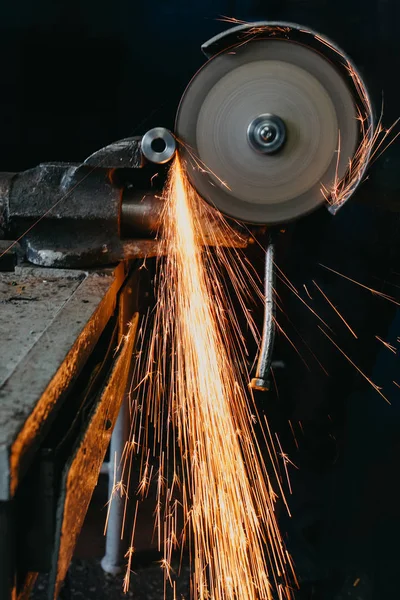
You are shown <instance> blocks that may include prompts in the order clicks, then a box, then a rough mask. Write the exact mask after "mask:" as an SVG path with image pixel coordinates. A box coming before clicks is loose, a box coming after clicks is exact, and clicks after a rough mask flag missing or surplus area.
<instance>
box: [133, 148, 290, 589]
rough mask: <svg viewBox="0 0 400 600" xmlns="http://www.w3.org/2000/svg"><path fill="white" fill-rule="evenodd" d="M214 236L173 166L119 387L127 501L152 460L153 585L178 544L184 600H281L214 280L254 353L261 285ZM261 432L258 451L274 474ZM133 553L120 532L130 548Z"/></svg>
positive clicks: (263, 496) (241, 389)
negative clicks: (126, 401) (133, 466)
mask: <svg viewBox="0 0 400 600" xmlns="http://www.w3.org/2000/svg"><path fill="white" fill-rule="evenodd" d="M216 221H217V222H218V228H216V227H213V222H214V223H215V222H216ZM221 228H222V230H223V231H225V232H226V234H230V235H232V231H231V228H230V226H229V225H228V224H227V223H226V222H225V220H224V219H223V217H222V216H221V215H219V214H217V213H216V212H215V211H214V209H213V208H212V207H210V206H209V205H206V204H204V203H203V202H202V201H201V200H200V199H199V198H198V197H197V195H196V194H195V192H194V190H193V189H192V188H191V187H190V186H189V183H188V180H187V178H186V176H185V172H184V168H183V166H182V164H181V162H180V159H179V157H177V158H176V159H175V161H174V163H173V165H172V167H171V171H170V179H169V183H168V186H167V189H166V191H165V211H164V215H163V232H162V234H161V235H162V236H163V238H164V239H163V242H164V245H163V253H164V256H161V257H160V258H159V268H158V272H157V275H156V281H155V285H156V289H157V292H158V293H157V304H156V307H155V311H154V313H153V314H152V316H151V319H152V323H151V325H152V328H151V335H150V339H148V349H147V351H146V352H145V351H144V347H143V348H142V347H140V362H141V365H140V366H139V365H135V378H136V381H139V382H140V384H139V385H137V384H135V385H134V384H132V386H131V414H132V432H131V437H132V440H133V441H134V443H131V444H128V446H127V448H128V451H129V452H130V453H131V454H132V453H133V452H141V453H142V454H141V455H142V460H141V473H140V479H139V489H138V492H139V496H140V494H141V493H142V492H143V490H144V491H145V493H147V490H148V487H149V485H150V479H151V470H150V457H151V456H153V457H158V464H159V466H158V473H157V476H156V478H155V482H156V483H157V504H156V510H155V527H156V530H157V538H158V547H159V549H160V551H161V552H162V560H161V563H160V564H161V566H162V568H163V570H164V582H165V585H167V584H169V585H171V586H172V587H174V585H175V583H174V578H175V576H176V575H177V574H175V573H174V572H173V571H172V567H171V565H172V562H173V552H174V550H175V549H176V548H177V547H178V545H181V546H182V548H183V545H184V544H185V543H186V544H187V545H188V546H189V548H190V564H191V571H192V586H191V587H192V595H193V597H194V598H196V600H209V599H210V598H212V599H213V600H236V599H237V598H239V597H240V598H241V600H261V599H263V600H272V598H273V597H274V596H275V593H276V594H278V593H279V595H280V597H282V598H285V599H287V600H289V599H292V598H293V590H292V587H291V583H292V582H295V581H296V580H295V576H294V573H293V566H292V563H291V560H290V557H289V556H288V553H287V551H286V549H285V546H284V543H283V540H282V537H281V535H280V532H279V529H278V525H277V521H276V515H275V503H276V500H277V495H276V493H275V492H274V490H273V487H272V483H271V481H270V478H269V473H268V471H267V467H266V464H265V462H264V459H263V456H264V454H265V450H263V449H262V447H261V445H260V442H259V440H258V438H257V433H256V429H259V428H262V425H263V424H262V423H261V419H260V417H259V415H258V413H257V408H256V406H255V404H254V399H253V397H252V395H251V391H250V390H249V389H248V386H247V382H248V376H249V374H248V372H247V367H246V363H247V350H246V347H245V339H244V336H243V333H242V331H241V328H240V326H239V321H238V319H237V316H236V312H237V311H236V310H235V306H234V298H233V297H231V295H230V293H231V292H228V291H227V290H226V289H225V287H224V284H223V277H224V274H225V277H226V279H227V280H228V279H229V281H230V289H233V293H234V295H235V301H236V300H237V301H238V302H239V307H240V309H241V310H242V311H243V314H244V315H245V317H246V320H247V324H248V327H249V330H250V332H251V333H252V334H253V335H254V336H255V338H256V340H257V341H258V332H257V329H256V327H255V324H254V322H253V319H252V311H251V308H250V307H251V303H253V302H254V298H253V294H252V293H251V291H252V290H253V291H255V293H256V295H257V296H258V297H259V298H260V299H261V298H263V292H262V282H261V281H260V279H259V277H258V275H257V274H256V273H255V272H254V270H253V268H252V266H251V265H250V264H249V263H248V262H247V260H246V259H245V258H244V257H243V256H242V255H241V254H240V252H239V250H238V249H237V248H221V246H220V245H219V244H217V243H215V244H213V241H215V242H217V237H216V236H217V235H219V236H220V235H221V234H220V231H221ZM217 230H219V233H217ZM210 242H211V245H212V246H214V247H213V248H212V249H210V248H209V244H210ZM148 324H149V323H147V325H148ZM140 343H141V344H142V345H144V344H145V336H144V331H141V332H140V335H139V344H140ZM143 369H144V372H143ZM266 425H267V433H265V432H264V431H263V430H262V434H263V437H262V441H263V447H264V443H265V445H266V450H267V455H268V456H270V458H271V464H272V466H271V468H272V470H273V472H274V473H275V474H277V464H278V458H279V457H278V454H277V452H276V450H275V447H274V441H273V440H272V436H271V432H270V431H269V429H268V424H266ZM151 429H153V431H154V435H153V434H150V431H151ZM280 455H281V456H282V458H283V459H284V461H285V468H286V462H287V459H286V458H285V457H286V455H284V453H283V452H282V450H281V449H280ZM277 485H278V487H279V491H280V495H281V497H282V500H283V502H284V503H285V502H286V501H285V499H284V495H283V490H282V488H281V485H280V483H279V481H278V482H277ZM179 514H181V518H179ZM180 521H182V522H183V528H181V529H180V527H179V523H180ZM133 542H134V533H133V532H132V540H131V548H133V545H134V544H133ZM127 557H128V570H130V560H131V554H130V553H128V555H127ZM128 580H129V576H127V582H128ZM127 585H128V583H127ZM164 591H165V588H164Z"/></svg>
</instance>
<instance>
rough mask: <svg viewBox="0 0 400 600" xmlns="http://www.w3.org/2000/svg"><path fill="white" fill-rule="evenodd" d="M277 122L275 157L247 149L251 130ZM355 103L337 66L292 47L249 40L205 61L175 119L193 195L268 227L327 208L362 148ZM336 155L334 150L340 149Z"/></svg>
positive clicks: (286, 43) (274, 41)
mask: <svg viewBox="0 0 400 600" xmlns="http://www.w3.org/2000/svg"><path fill="white" fill-rule="evenodd" d="M266 113H268V114H272V115H276V116H277V117H279V118H280V119H281V120H282V121H283V122H284V124H285V127H286V135H287V139H286V143H285V144H284V145H283V147H282V148H281V149H280V150H279V152H277V153H276V154H262V153H260V152H257V151H256V150H255V149H254V147H253V146H252V144H250V143H249V139H248V135H247V132H248V129H249V126H250V124H251V123H252V122H253V121H254V120H255V119H257V118H258V117H259V115H263V114H266ZM356 116H357V115H356V107H355V103H354V100H353V96H352V94H351V92H350V89H349V88H348V86H347V84H346V81H345V79H344V78H343V77H342V75H341V74H340V73H339V71H338V70H337V69H336V68H335V67H334V65H333V64H332V63H331V62H330V61H328V60H327V59H326V58H324V57H323V56H322V55H321V54H320V53H318V52H316V51H315V50H313V49H311V48H309V47H307V46H304V45H301V44H299V43H296V42H292V41H289V40H278V39H267V40H266V39H262V40H255V41H251V42H249V43H246V44H244V45H243V46H239V47H236V48H234V49H233V50H231V51H226V52H224V53H221V54H218V55H217V56H215V57H214V58H212V59H210V60H209V61H208V62H207V63H206V64H205V65H204V66H203V67H202V68H201V69H200V71H199V72H198V73H197V74H196V75H195V77H194V78H193V79H192V81H191V82H190V84H189V85H188V87H187V89H186V91H185V93H184V95H183V97H182V100H181V103H180V106H179V109H178V113H177V118H176V134H177V138H178V140H179V141H180V142H182V144H181V154H182V155H183V157H184V160H185V161H186V162H187V164H188V176H189V178H190V181H191V183H192V185H193V186H194V187H195V188H196V190H197V191H198V193H199V194H200V195H201V196H202V197H203V198H204V199H205V200H207V201H208V202H209V203H211V204H212V205H214V206H215V207H216V208H217V209H218V210H220V211H221V212H223V213H224V214H226V215H228V216H230V217H233V218H235V219H238V220H241V221H244V222H248V223H256V224H261V223H262V224H274V223H280V222H285V221H288V220H291V219H294V218H296V217H298V216H301V215H303V214H306V213H308V212H310V211H311V210H313V209H315V208H316V207H318V206H319V205H320V204H322V203H323V202H324V201H325V198H324V194H323V190H324V189H329V188H330V187H331V186H332V185H333V183H334V181H335V179H336V178H338V179H340V178H341V177H342V176H343V175H344V174H345V172H346V170H347V168H348V164H349V160H350V159H351V158H352V156H353V154H354V152H355V149H356V146H357V141H358V135H359V129H358V126H357V119H356ZM339 148H340V153H339V152H338V150H339Z"/></svg>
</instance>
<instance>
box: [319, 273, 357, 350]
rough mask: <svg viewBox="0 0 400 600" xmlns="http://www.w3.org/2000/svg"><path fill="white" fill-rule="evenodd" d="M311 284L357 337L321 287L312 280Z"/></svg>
mask: <svg viewBox="0 0 400 600" xmlns="http://www.w3.org/2000/svg"><path fill="white" fill-rule="evenodd" d="M313 284H314V285H315V287H316V288H317V290H318V291H319V292H320V293H321V294H322V296H323V297H324V298H325V300H326V301H327V302H328V304H329V306H331V307H332V308H333V310H334V311H335V313H336V314H337V315H338V317H339V318H340V319H341V320H342V321H343V323H344V324H345V325H346V327H347V329H348V330H349V331H350V333H351V334H352V335H354V337H355V338H356V339H358V337H357V335H356V334H355V333H354V331H353V329H352V328H351V327H350V325H349V324H348V322H347V321H346V319H345V318H344V317H343V316H342V315H341V314H340V312H339V311H338V309H337V308H336V306H335V305H334V304H333V303H332V302H331V301H330V300H329V298H328V296H327V295H326V294H325V293H324V292H323V291H322V290H321V288H320V287H319V285H317V284H316V283H315V281H314V280H313Z"/></svg>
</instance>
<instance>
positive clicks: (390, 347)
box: [375, 335, 397, 354]
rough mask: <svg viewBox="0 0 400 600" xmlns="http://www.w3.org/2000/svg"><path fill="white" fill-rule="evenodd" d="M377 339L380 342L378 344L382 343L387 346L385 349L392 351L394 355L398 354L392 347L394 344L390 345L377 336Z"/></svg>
mask: <svg viewBox="0 0 400 600" xmlns="http://www.w3.org/2000/svg"><path fill="white" fill-rule="evenodd" d="M375 337H376V339H377V340H378V342H381V343H382V344H383V345H384V346H385V348H387V349H388V350H390V352H393V354H396V352H397V350H396V347H395V346H392V344H389V342H385V340H383V339H382V338H380V337H379V335H376V336H375Z"/></svg>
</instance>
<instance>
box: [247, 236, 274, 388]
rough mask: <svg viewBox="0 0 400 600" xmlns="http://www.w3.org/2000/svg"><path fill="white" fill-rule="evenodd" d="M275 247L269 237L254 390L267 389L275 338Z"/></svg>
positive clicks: (253, 380)
mask: <svg viewBox="0 0 400 600" xmlns="http://www.w3.org/2000/svg"><path fill="white" fill-rule="evenodd" d="M274 256H275V247H274V244H273V243H272V241H271V239H270V241H269V244H268V246H267V250H266V252H265V271H264V296H265V304H264V324H263V333H262V340H261V347H260V353H259V355H258V362H257V369H256V375H255V377H254V378H253V379H252V380H251V382H250V387H252V388H253V389H255V390H262V391H268V390H269V372H270V369H271V360H272V350H273V346H274V339H275V322H274V318H275V301H274V284H275V270H274Z"/></svg>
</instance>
